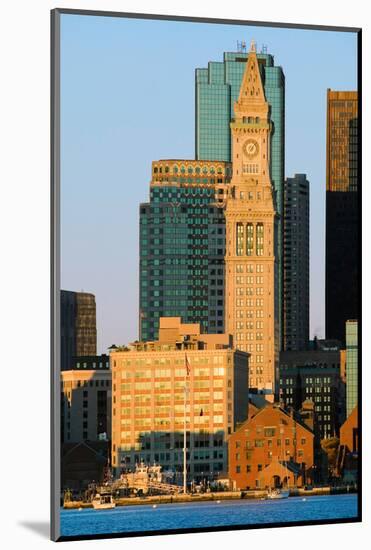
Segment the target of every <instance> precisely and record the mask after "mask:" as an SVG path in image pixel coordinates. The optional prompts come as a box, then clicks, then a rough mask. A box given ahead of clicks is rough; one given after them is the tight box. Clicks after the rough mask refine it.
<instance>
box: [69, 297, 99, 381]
mask: <svg viewBox="0 0 371 550" xmlns="http://www.w3.org/2000/svg"><path fill="white" fill-rule="evenodd" d="M96 353H97V324H96V306H95V296H94V294H88V293H86V292H72V291H69V290H61V370H70V369H71V368H72V362H73V358H74V357H76V356H80V355H96Z"/></svg>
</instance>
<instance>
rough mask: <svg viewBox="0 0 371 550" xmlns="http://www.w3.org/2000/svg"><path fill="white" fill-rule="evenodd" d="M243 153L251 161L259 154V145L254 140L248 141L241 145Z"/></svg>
mask: <svg viewBox="0 0 371 550" xmlns="http://www.w3.org/2000/svg"><path fill="white" fill-rule="evenodd" d="M243 153H244V155H246V156H247V157H248V158H250V159H252V158H254V157H256V155H257V154H258V153H259V144H258V142H257V141H255V139H248V140H247V141H245V143H244V144H243Z"/></svg>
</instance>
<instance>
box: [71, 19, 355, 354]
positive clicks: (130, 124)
mask: <svg viewBox="0 0 371 550" xmlns="http://www.w3.org/2000/svg"><path fill="white" fill-rule="evenodd" d="M247 16H248V14H247ZM251 39H254V40H255V41H256V42H257V49H258V51H260V50H261V47H262V45H263V44H264V45H266V46H267V49H268V53H271V54H272V55H274V58H275V65H281V66H282V67H283V70H284V73H285V77H286V159H285V174H286V176H292V175H293V174H295V173H306V174H307V177H308V180H309V182H310V190H311V202H310V209H311V215H310V224H311V235H310V255H311V258H310V276H311V284H310V309H311V313H310V327H311V329H310V330H311V335H312V336H313V335H315V334H316V335H317V336H319V337H323V336H324V327H325V304H324V300H325V263H324V259H325V185H326V90H327V88H332V89H334V90H356V88H357V49H356V48H357V41H356V35H355V34H354V33H339V32H328V31H312V30H301V29H275V28H269V27H252V26H244V25H241V26H236V25H219V24H206V23H188V22H187V23H186V22H175V21H156V20H153V21H148V20H140V19H123V18H110V17H92V16H81V15H62V25H61V286H62V288H63V289H67V290H75V291H81V290H84V291H86V292H93V293H94V294H95V296H96V302H97V329H98V353H101V352H105V351H106V349H107V347H108V346H110V345H111V344H113V343H115V344H121V343H126V342H128V341H132V340H135V339H137V337H138V290H139V288H138V287H139V275H138V264H139V254H138V250H139V244H138V243H139V203H140V202H144V201H147V200H148V196H149V182H150V173H151V161H152V160H156V159H161V158H194V154H195V152H194V150H195V143H194V135H195V130H194V119H195V115H194V97H195V90H194V75H195V68H197V67H206V66H207V63H208V61H222V59H223V52H224V51H236V46H237V41H241V40H245V41H246V43H247V44H248V45H249V44H250V41H251Z"/></svg>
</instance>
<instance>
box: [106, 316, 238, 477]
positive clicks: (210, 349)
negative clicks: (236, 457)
mask: <svg viewBox="0 0 371 550" xmlns="http://www.w3.org/2000/svg"><path fill="white" fill-rule="evenodd" d="M232 343H233V342H232V338H231V336H229V335H226V334H202V333H201V332H200V325H199V324H183V323H182V322H181V319H180V318H179V317H173V318H161V319H160V324H159V339H158V340H157V341H153V342H136V343H134V344H131V345H130V346H129V347H127V348H117V349H115V350H111V355H110V363H111V369H112V376H113V388H112V390H113V394H112V466H113V468H114V469H115V471H116V473H119V472H120V471H121V469H133V468H134V467H135V465H136V464H137V463H139V462H141V461H144V462H146V463H153V462H156V463H160V464H161V465H162V467H163V468H164V470H171V471H173V472H174V475H175V478H176V479H175V481H178V482H180V481H181V478H182V472H183V441H184V418H185V420H186V440H187V443H186V447H187V472H188V475H189V480H193V479H194V480H199V479H201V478H209V479H211V478H213V477H216V476H217V474H218V473H220V472H222V471H226V469H227V439H228V436H229V434H231V433H232V432H233V431H234V429H235V425H236V423H237V422H241V421H243V420H244V419H245V418H246V417H247V408H248V354H247V353H244V352H242V351H236V350H235V349H234V348H233V346H232ZM187 372H188V373H189V374H187ZM185 387H186V388H187V391H185Z"/></svg>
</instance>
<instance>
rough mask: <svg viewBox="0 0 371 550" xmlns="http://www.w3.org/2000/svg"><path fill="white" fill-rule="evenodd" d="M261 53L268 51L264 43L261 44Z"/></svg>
mask: <svg viewBox="0 0 371 550" xmlns="http://www.w3.org/2000/svg"><path fill="white" fill-rule="evenodd" d="M261 53H268V48H267V45H266V44H262V51H261Z"/></svg>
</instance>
